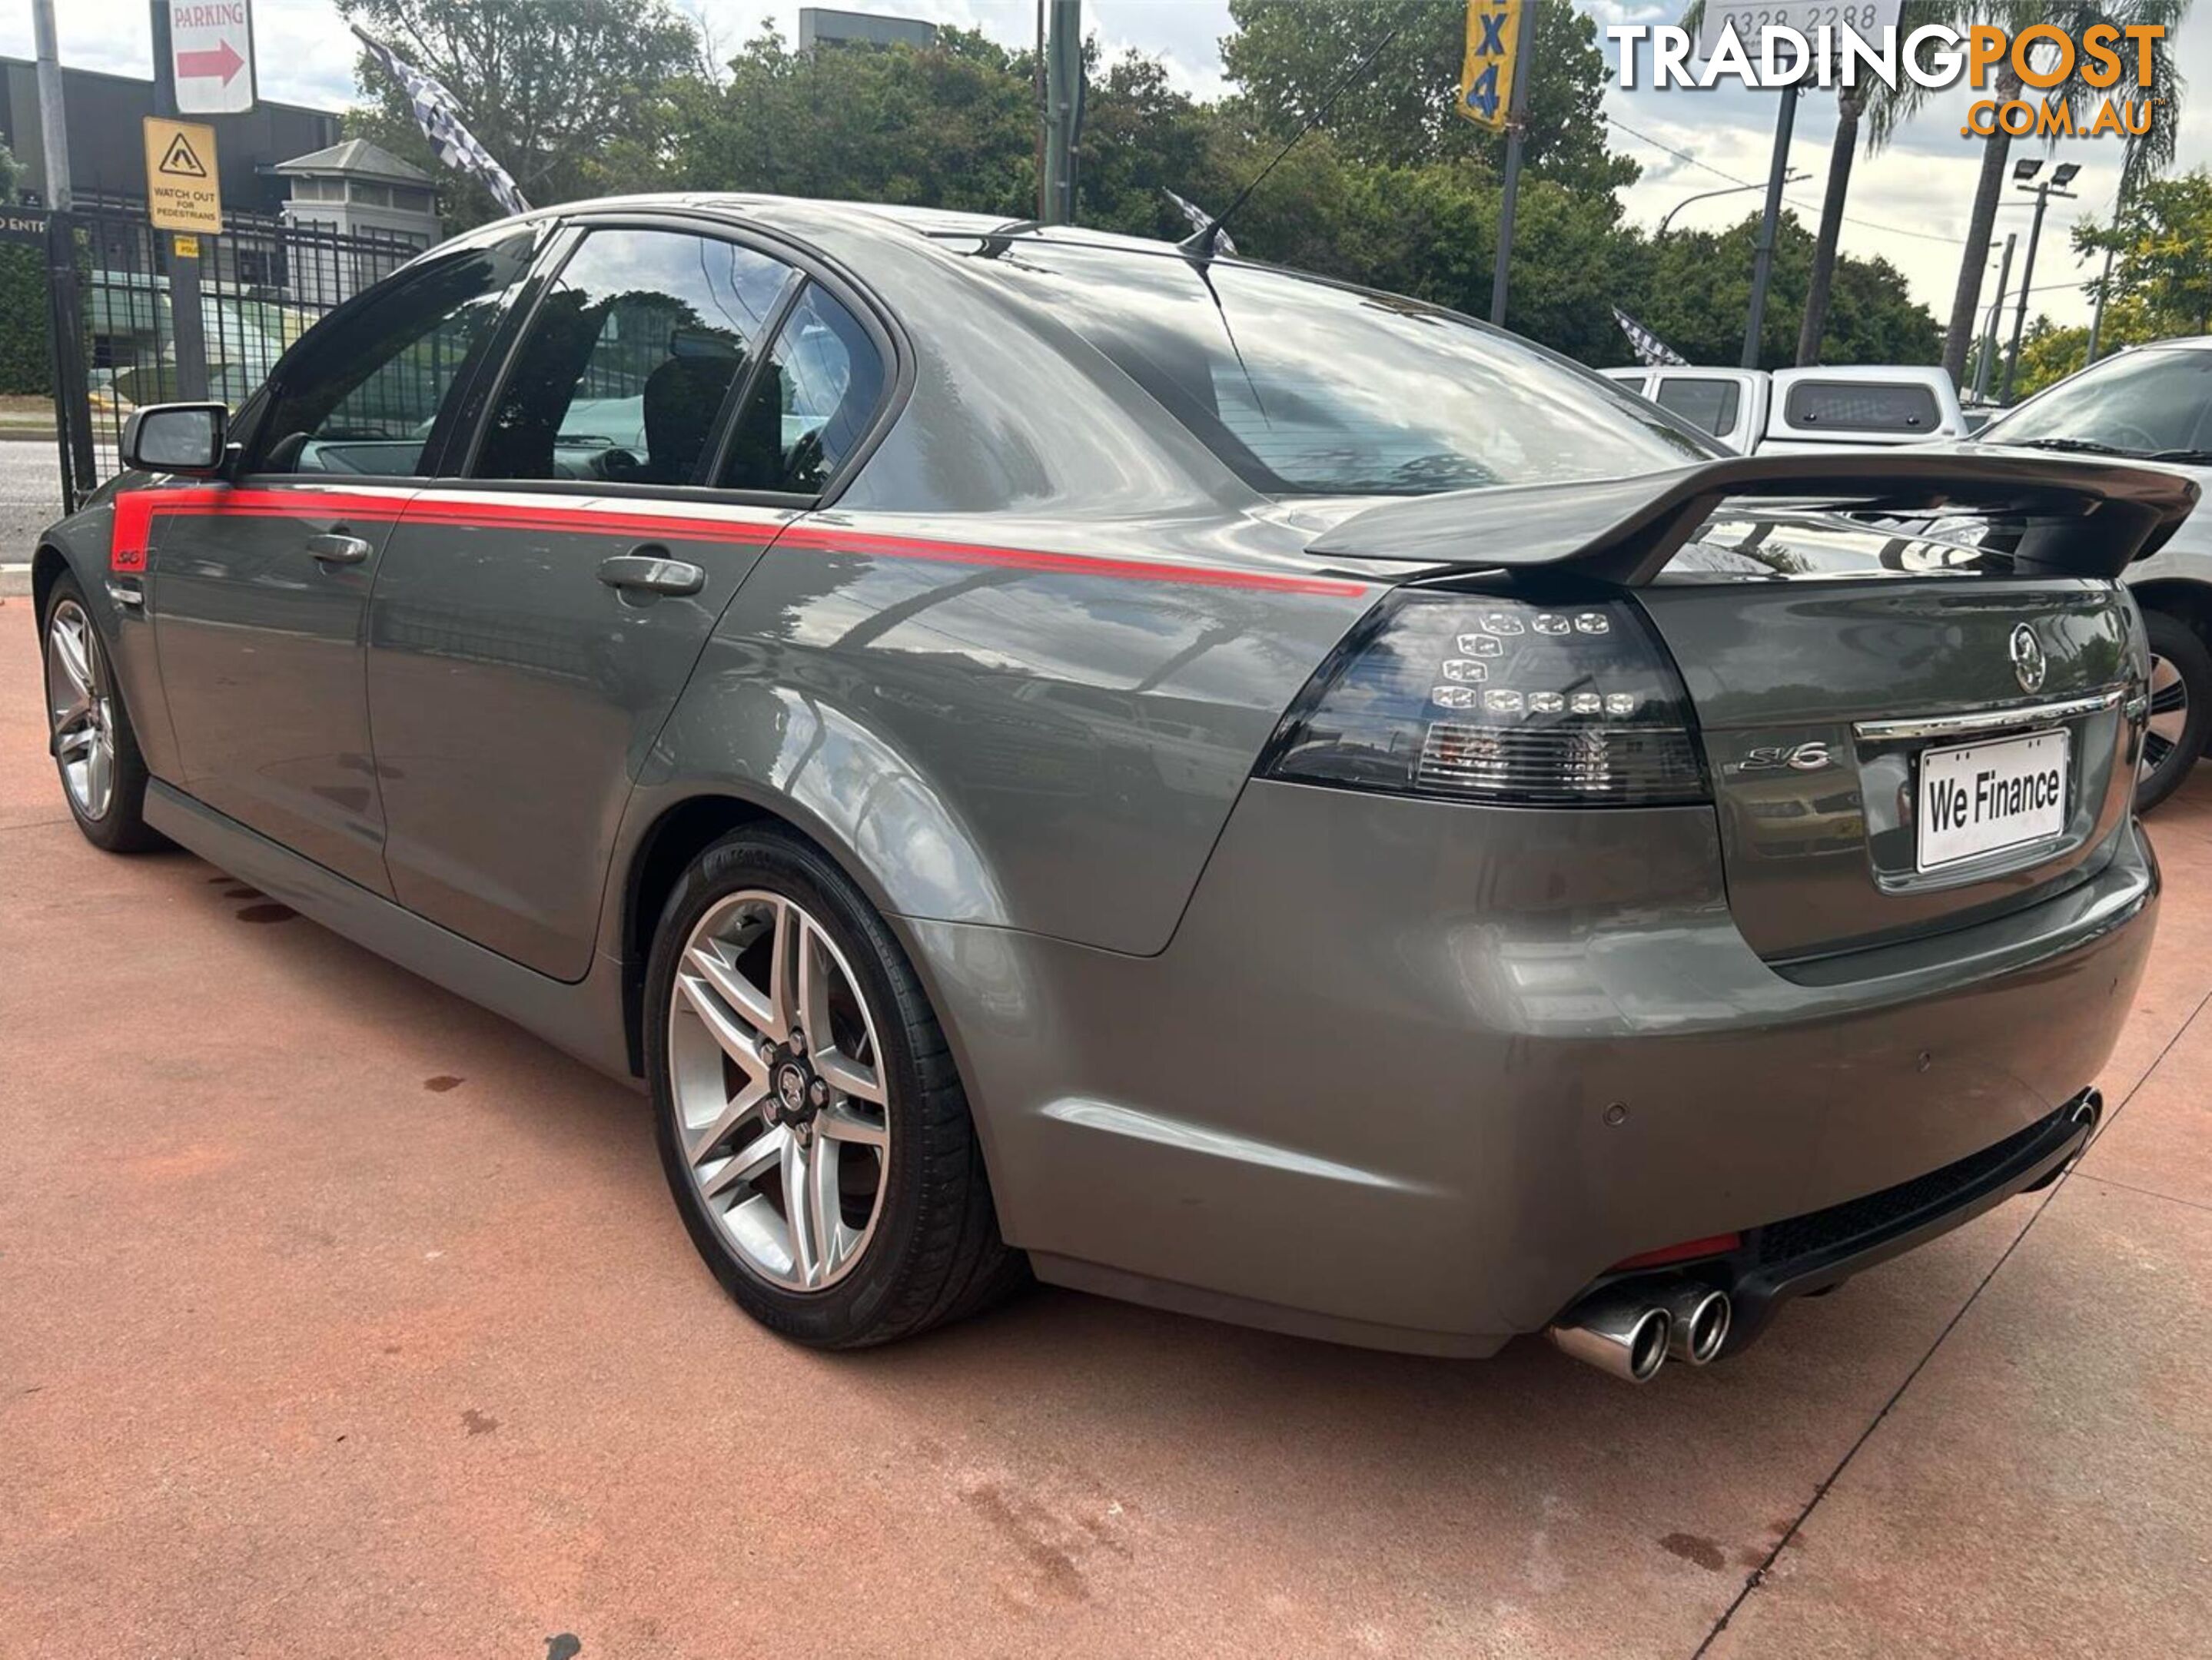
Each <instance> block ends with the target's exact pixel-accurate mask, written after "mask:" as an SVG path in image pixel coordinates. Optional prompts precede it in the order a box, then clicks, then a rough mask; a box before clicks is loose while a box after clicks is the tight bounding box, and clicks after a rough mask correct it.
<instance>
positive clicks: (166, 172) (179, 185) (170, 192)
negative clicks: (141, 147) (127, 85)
mask: <svg viewBox="0 0 2212 1660" xmlns="http://www.w3.org/2000/svg"><path fill="white" fill-rule="evenodd" d="M146 208H147V212H148V215H149V216H150V217H151V218H152V220H153V221H154V224H155V228H157V229H160V230H181V231H196V232H201V233H204V234H207V235H210V236H220V235H221V234H222V186H221V185H220V184H219V183H218V182H217V181H216V165H215V129H214V128H213V127H209V126H203V125H200V124H199V123H198V122H197V121H164V120H162V119H160V118H159V117H157V116H151V115H149V116H148V117H147V118H146Z"/></svg>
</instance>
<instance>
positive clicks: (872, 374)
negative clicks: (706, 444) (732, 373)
mask: <svg viewBox="0 0 2212 1660" xmlns="http://www.w3.org/2000/svg"><path fill="white" fill-rule="evenodd" d="M883 389H884V364H883V358H882V356H880V354H878V352H877V350H876V345H875V342H874V341H873V340H872V339H870V338H869V337H868V332H867V331H866V329H864V328H862V327H861V326H860V319H858V318H856V317H854V315H853V313H851V312H849V311H848V310H846V309H845V307H843V306H842V305H840V304H838V302H837V301H836V298H835V297H833V296H832V295H829V293H827V292H826V291H824V290H823V289H822V288H820V287H819V286H817V285H813V284H810V285H809V286H808V288H807V289H806V291H805V293H804V294H803V295H800V296H799V303H798V304H797V305H795V306H793V307H792V308H791V315H790V316H789V317H788V318H787V319H785V321H784V325H783V326H782V328H781V329H780V330H778V331H777V332H776V337H775V349H774V350H771V351H770V352H769V359H768V362H766V363H765V364H763V366H762V368H761V373H760V378H759V379H758V380H756V381H755V382H754V383H753V389H752V391H751V392H750V395H749V396H748V397H747V398H746V399H745V407H744V412H743V413H742V414H741V415H739V416H738V423H737V429H736V430H735V431H734V432H733V433H732V434H731V437H730V450H729V456H728V459H726V461H725V462H724V463H723V465H722V476H721V483H724V484H725V485H726V486H728V487H729V488H730V489H762V490H787V491H795V492H797V493H799V494H800V495H805V496H812V495H815V494H816V493H817V492H818V491H819V490H820V489H822V487H823V485H824V484H826V483H829V475H830V474H831V473H833V472H835V471H836V470H837V466H838V464H839V463H840V462H842V460H843V459H845V458H846V457H847V456H848V455H849V454H851V453H853V451H854V448H855V447H858V445H859V444H860V440H861V438H862V436H864V435H866V432H867V429H868V420H869V417H871V416H872V415H873V414H874V413H875V408H876V402H877V399H878V398H880V397H881V396H882V394H883Z"/></svg>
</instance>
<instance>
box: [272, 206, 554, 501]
mask: <svg viewBox="0 0 2212 1660" xmlns="http://www.w3.org/2000/svg"><path fill="white" fill-rule="evenodd" d="M535 240H536V233H535V232H534V231H519V232H517V233H516V234H513V235H512V236H509V237H507V238H505V239H504V240H501V241H498V242H495V243H493V244H491V245H490V246H488V247H483V248H479V249H476V250H473V251H471V252H466V253H463V254H459V255H456V256H454V257H453V258H447V259H441V260H439V261H437V262H436V263H435V264H433V265H429V266H427V267H425V268H424V269H423V270H422V271H415V272H411V273H410V274H409V275H407V276H405V277H400V278H398V280H397V281H395V282H393V283H391V284H389V285H388V286H386V287H385V288H383V289H377V290H374V291H372V293H371V295H369V296H368V298H367V299H365V300H364V301H362V305H361V307H360V308H359V309H358V310H356V311H355V312H354V313H352V314H351V315H349V316H348V317H346V318H345V319H343V320H342V321H340V322H339V323H338V324H337V325H336V326H334V327H333V328H332V329H331V330H330V331H328V332H326V333H324V334H320V335H318V336H317V337H316V338H315V339H314V340H313V341H312V342H311V343H309V344H308V345H307V349H306V350H305V351H304V352H303V353H302V354H301V356H300V357H299V359H298V361H296V362H286V363H283V364H282V365H280V366H279V368H278V369H277V373H276V380H277V386H276V401H275V403H274V404H272V405H271V406H270V411H269V417H268V419H267V420H266V421H265V422H264V423H263V424H262V428H261V432H262V438H261V442H260V451H261V453H260V456H259V458H258V460H257V461H256V463H255V469H256V470H257V471H264V472H344V473H373V474H377V475H380V476H385V477H420V476H421V474H422V452H423V447H424V445H425V444H426V443H427V442H428V440H429V437H430V433H431V429H432V428H433V427H434V426H435V423H436V422H437V418H438V411H439V410H440V408H441V406H442V405H443V404H444V403H445V401H446V395H447V393H448V392H451V391H452V390H453V385H454V382H455V381H456V380H458V379H459V376H460V373H461V370H462V368H463V367H464V366H465V365H466V364H467V362H469V359H470V356H471V354H472V353H474V352H475V351H476V350H477V348H478V347H479V346H480V345H482V344H483V341H484V339H485V337H486V336H488V335H489V332H490V331H491V325H492V323H493V321H494V319H496V318H497V316H498V315H499V306H500V301H501V300H502V299H503V298H505V296H506V295H507V290H508V289H510V288H512V287H513V285H514V284H515V283H517V282H519V281H520V280H521V277H522V274H523V272H524V271H526V270H527V269H528V267H529V264H530V255H531V250H532V246H533V244H534V242H535Z"/></svg>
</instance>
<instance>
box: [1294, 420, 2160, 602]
mask: <svg viewBox="0 0 2212 1660" xmlns="http://www.w3.org/2000/svg"><path fill="white" fill-rule="evenodd" d="M1742 499H1754V500H1759V501H1771V502H1789V503H1790V505H1791V506H1793V507H1799V508H1832V509H1836V510H1839V511H1844V512H1850V513H1881V514H1929V513H1931V512H1937V511H1942V512H1966V513H1972V514H1983V515H1987V516H1991V517H2002V518H2003V519H2005V520H2008V521H2009V522H2010V523H2012V524H2015V525H2017V526H2020V538H2019V541H2018V543H2017V544H2016V545H2015V547H2014V548H2013V549H2012V557H2013V562H2014V565H2015V569H2020V570H2023V571H2032V572H2038V573H2046V572H2047V573H2052V574H2057V575H2069V576H2118V575H2119V574H2120V573H2121V572H2122V571H2124V570H2125V569H2127V568H2128V565H2129V564H2130V562H2132V561H2134V560H2136V559H2141V558H2144V557H2146V556H2148V555H2150V554H2152V553H2154V552H2156V551H2157V550H2158V549H2159V548H2160V547H2162V546H2163V545H2164V544H2165V543H2166V538H2168V537H2170V536H2172V534H2173V532H2174V531H2175V530H2176V529H2177V528H2178V527H2179V526H2180V524H2181V521H2182V520H2185V519H2186V518H2187V517H2188V516H2189V513H2190V509H2191V508H2194V507H2195V506H2196V505H2197V485H2196V484H2195V483H2193V482H2192V481H2191V480H2190V479H2189V478H2188V477H2185V476H2184V475H2183V474H2181V473H2179V472H2177V471H2168V470H2165V469H2161V468H2158V467H2154V466H2142V465H2130V464H2127V463H2124V462H2113V461H2105V460H2082V459H2077V458H2075V457H2073V456H2067V457H2063V458H2060V457H2057V456H2050V455H2041V454H2036V455H2027V454H2022V453H2020V452H2019V451H2016V450H2015V451H2012V452H2010V453H2004V452H1996V451H1989V450H1981V449H1958V448H1954V447H1951V446H1949V445H1941V446H1937V445H1921V444H1916V445H1913V446H1911V447H1909V448H1897V449H1887V450H1849V451H1843V452H1840V453H1837V454H1834V455H1745V456H1730V457H1728V458H1726V459H1722V460H1717V461H1707V462H1702V463H1700V464H1699V465H1696V466H1690V467H1677V468H1674V469H1671V470H1669V471H1665V472H1652V473H1644V474H1641V475H1639V476H1638V477H1631V478H1617V479H1606V480H1598V481H1593V482H1584V483H1565V484H1524V485H1509V486H1505V487H1503V488H1500V489H1471V490H1453V491H1450V492H1449V493H1447V494H1444V495H1441V496H1408V497H1407V498H1406V499H1405V500H1403V501H1396V502H1386V503H1384V504H1383V506H1381V507H1375V508H1366V509H1364V511H1362V512H1359V513H1356V514H1352V517H1350V518H1349V519H1346V520H1344V521H1343V522H1342V523H1341V524H1340V525H1338V526H1335V527H1334V529H1332V530H1329V531H1328V532H1324V533H1323V534H1322V536H1321V537H1320V538H1317V539H1316V541H1314V542H1313V543H1312V544H1310V548H1309V549H1308V551H1310V552H1312V553H1316V554H1322V555H1326V556H1334V557H1340V558H1354V559H1406V560H1413V561H1416V562H1438V563H1449V564H1454V565H1462V566H1480V567H1482V568H1483V569H1504V570H1506V571H1510V572H1513V573H1516V574H1517V573H1522V572H1527V573H1530V574H1535V573H1545V574H1570V573H1571V574H1572V575H1577V576H1587V577H1593V578H1595V579H1596V580H1598V581H1605V582H1616V583H1620V584H1622V585H1624V586H1627V587H1638V586H1640V585H1642V584H1644V583H1646V582H1649V581H1650V580H1651V579H1652V578H1653V577H1655V576H1656V575H1658V574H1659V573H1660V571H1661V570H1662V569H1665V567H1666V564H1667V562H1668V560H1669V559H1671V558H1673V557H1674V554H1675V552H1676V550H1679V549H1680V547H1681V546H1682V544H1684V543H1685V542H1687V541H1688V540H1689V539H1690V538H1692V536H1694V535H1696V534H1697V532H1698V531H1699V528H1700V527H1701V526H1703V525H1704V524H1705V520H1708V519H1710V518H1711V516H1712V515H1713V514H1714V512H1715V511H1716V510H1717V508H1719V507H1720V505H1721V504H1722V503H1723V502H1727V501H1730V500H1742Z"/></svg>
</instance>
